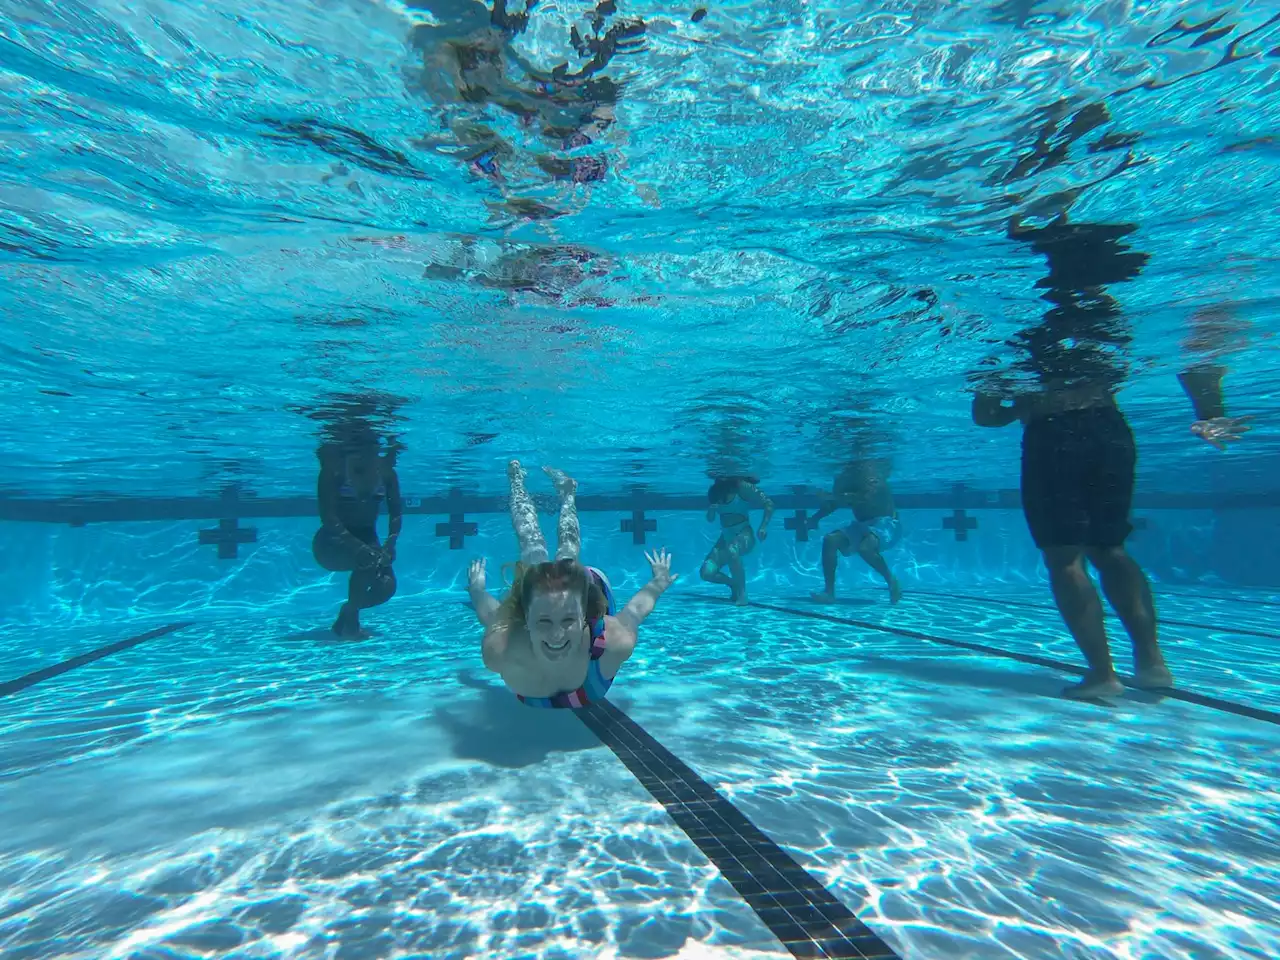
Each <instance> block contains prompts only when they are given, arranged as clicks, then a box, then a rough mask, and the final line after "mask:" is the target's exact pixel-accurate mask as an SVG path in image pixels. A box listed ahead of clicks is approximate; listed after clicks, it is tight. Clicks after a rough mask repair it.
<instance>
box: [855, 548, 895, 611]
mask: <svg viewBox="0 0 1280 960" xmlns="http://www.w3.org/2000/svg"><path fill="white" fill-rule="evenodd" d="M858 556H860V557H861V558H862V559H863V560H865V561H866V564H867V566H869V567H870V568H871V569H872V570H874V571H875V572H876V573H878V574H880V576H882V577H883V578H884V582H885V583H886V584H888V586H889V602H890V603H897V602H898V601H899V600H901V599H902V585H901V584H899V583H898V578H897V577H895V576H894V575H893V571H891V570H890V569H889V564H888V563H887V562H885V559H884V554H882V553H881V552H880V538H879V537H877V536H876V535H875V534H871V535H870V536H868V537H864V538H863V540H862V543H861V544H859V546H858Z"/></svg>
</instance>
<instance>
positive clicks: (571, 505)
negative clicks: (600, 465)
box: [542, 467, 582, 560]
mask: <svg viewBox="0 0 1280 960" xmlns="http://www.w3.org/2000/svg"><path fill="white" fill-rule="evenodd" d="M542 469H543V470H544V471H545V472H546V474H547V476H548V477H550V478H551V481H552V483H554V484H555V485H556V493H558V494H560V524H559V526H558V527H557V528H556V540H557V542H558V545H557V547H556V559H557V560H564V559H569V560H577V559H578V554H579V553H581V552H582V531H581V530H580V529H579V528H578V481H577V480H574V479H573V477H571V476H569V475H568V474H567V473H565V472H564V471H563V470H557V469H556V468H555V467H543V468H542Z"/></svg>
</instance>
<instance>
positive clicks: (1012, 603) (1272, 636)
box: [911, 590, 1280, 640]
mask: <svg viewBox="0 0 1280 960" xmlns="http://www.w3.org/2000/svg"><path fill="white" fill-rule="evenodd" d="M911 595H912V596H919V597H937V598H939V599H943V600H968V601H969V602H970V603H986V604H991V605H994V606H997V607H1029V608H1030V609H1032V610H1052V611H1053V612H1054V613H1056V612H1057V608H1056V607H1050V606H1048V605H1046V604H1043V603H1033V602H1032V601H1030V600H1006V599H1004V598H1003V597H1001V598H994V597H992V598H987V597H971V596H969V595H968V594H964V593H941V592H939V591H936V590H913V591H911ZM1156 619H1157V620H1158V621H1159V622H1160V623H1167V624H1168V625H1169V626H1171V627H1192V628H1194V629H1196V630H1216V631H1218V632H1219V633H1238V634H1240V635H1241V636H1244V637H1262V638H1263V639H1264V640H1280V633H1267V632H1265V631H1263V630H1251V629H1249V628H1247V627H1223V626H1218V625H1216V624H1211V623H1193V622H1192V621H1190V620H1170V619H1169V618H1168V617H1157V618H1156Z"/></svg>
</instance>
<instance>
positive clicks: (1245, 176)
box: [0, 0, 1280, 494]
mask: <svg viewBox="0 0 1280 960" xmlns="http://www.w3.org/2000/svg"><path fill="white" fill-rule="evenodd" d="M695 8H696V5H688V6H687V8H685V7H672V6H671V5H670V4H657V5H655V4H650V3H643V2H641V3H627V4H625V5H623V6H621V7H619V9H618V11H617V12H616V13H614V14H610V15H607V16H604V17H602V18H601V19H600V29H598V30H595V33H594V34H593V27H592V25H591V23H590V20H591V17H590V16H589V14H590V12H591V7H590V6H589V5H586V4H571V3H566V2H543V3H539V4H538V5H537V7H536V8H535V12H534V14H533V15H532V17H531V18H530V22H529V27H528V29H527V30H526V31H525V32H524V33H522V34H519V35H517V36H516V37H515V38H514V40H513V41H512V42H511V44H510V49H509V50H507V52H506V53H505V54H504V57H505V59H504V61H503V62H504V70H505V74H504V76H506V78H507V80H506V81H505V83H507V84H508V85H509V86H511V87H512V88H514V89H517V90H519V91H525V92H522V93H521V94H520V95H521V96H527V95H528V94H527V91H528V90H530V89H534V87H533V80H532V79H531V76H533V75H534V72H536V71H543V72H547V71H550V70H551V68H553V67H555V66H556V65H557V64H561V63H565V64H567V65H568V66H569V67H570V68H571V71H573V72H578V71H581V70H582V69H583V68H584V66H585V64H586V63H587V58H586V57H583V56H580V55H578V53H577V52H575V50H574V49H573V47H572V45H571V44H570V28H571V27H573V26H575V25H576V26H577V27H578V29H579V34H580V35H584V36H593V35H595V34H601V35H604V34H607V32H608V30H609V29H611V28H612V27H614V26H615V25H618V24H626V23H633V22H635V21H639V20H643V21H644V22H645V24H646V30H645V32H644V34H643V35H642V36H641V37H640V38H639V41H640V42H636V43H634V44H632V45H630V46H628V47H627V48H626V49H625V50H624V51H623V52H620V53H618V54H617V55H616V56H614V57H613V58H612V59H611V60H610V61H609V62H608V64H607V66H606V67H605V68H604V70H603V71H602V72H601V73H600V74H599V75H598V76H602V77H606V78H608V79H609V80H611V81H612V82H614V83H615V84H617V85H619V86H620V87H621V91H622V92H621V94H620V95H619V97H618V98H617V104H616V106H615V107H614V112H615V114H616V122H615V123H614V124H612V126H610V127H609V129H608V130H607V131H605V133H604V134H603V135H601V136H598V137H596V138H595V139H594V140H593V143H592V144H591V145H590V146H587V147H577V148H573V147H571V148H570V149H568V150H566V149H564V144H560V143H552V142H550V141H548V138H547V129H548V124H549V123H552V122H553V121H556V119H557V117H559V114H557V113H555V111H554V110H552V109H551V108H549V107H545V105H542V107H540V109H542V113H541V114H539V116H538V118H537V119H535V120H533V121H531V122H529V123H527V124H522V123H521V121H519V120H518V119H517V118H516V117H515V115H514V114H513V113H512V112H510V111H509V110H505V109H502V108H500V107H498V106H493V105H492V104H485V103H475V104H467V103H461V104H460V103H457V102H447V101H446V100H445V99H443V98H444V94H441V93H440V92H439V88H440V83H439V82H438V77H437V74H438V73H439V71H438V70H436V71H434V72H433V71H432V70H431V69H428V68H427V67H426V66H424V64H430V63H435V62H436V60H433V59H432V58H433V57H437V56H438V54H439V51H440V49H441V48H442V47H444V46H446V45H447V43H448V42H449V41H450V40H451V39H457V38H458V37H459V36H462V37H468V36H472V35H473V34H474V31H476V30H478V29H481V28H483V27H484V24H485V22H486V12H485V10H484V8H482V7H480V6H479V5H478V4H475V3H467V2H464V0H451V2H448V3H446V2H444V0H441V2H440V3H434V2H428V0H424V2H422V3H414V4H409V5H402V4H400V3H373V2H368V3H366V2H360V0H351V2H343V0H325V2H312V3H305V4H287V3H268V4H259V5H255V6H251V7H244V6H219V5H217V4H216V3H215V4H206V3H201V4H179V3H164V2H154V3H147V4H142V5H139V4H124V3H96V4H82V3H59V4H51V3H36V2H17V0H11V2H8V3H6V4H5V5H4V6H3V8H0V31H2V32H3V40H2V41H0V43H2V44H3V47H2V48H0V49H2V50H3V55H2V56H0V71H2V72H0V97H2V98H3V99H2V100H0V115H2V116H3V124H4V131H3V132H4V135H3V137H2V138H0V190H3V204H0V207H2V209H3V212H2V213H0V230H2V231H3V235H4V239H3V242H0V251H2V253H0V257H2V259H0V271H2V272H3V275H4V283H3V290H2V291H0V297H3V304H4V308H5V313H6V316H9V317H14V318H20V322H17V323H6V324H5V325H4V329H3V331H0V337H3V344H4V347H5V350H4V351H3V358H2V359H0V376H2V377H3V378H4V381H5V386H6V390H7V391H8V392H9V394H10V396H11V398H12V399H11V401H10V402H11V403H12V404H16V407H17V412H18V413H19V414H20V416H19V417H17V418H15V419H16V420H17V422H16V423H15V424H14V428H13V429H11V430H9V431H6V434H5V436H4V437H3V439H2V440H0V442H2V443H3V444H4V448H3V449H4V451H5V456H6V462H7V463H9V465H10V469H9V470H8V471H6V474H5V476H4V477H3V478H0V483H2V484H3V485H5V486H6V487H9V488H11V489H12V488H16V489H22V490H25V491H28V492H31V491H42V492H66V491H68V490H71V489H78V490H95V491H96V490H110V491H115V492H130V493H135V494H137V493H142V492H170V493H172V492H179V491H180V492H184V493H185V492H187V491H190V490H192V489H194V488H197V487H203V488H206V489H208V488H210V487H213V486H216V485H217V484H219V483H221V482H224V481H226V480H228V479H241V480H244V481H246V482H248V484H249V485H251V486H253V487H254V488H256V489H259V490H261V491H263V492H273V491H287V492H293V491H298V490H305V489H307V488H309V486H310V485H311V480H310V478H309V476H308V472H309V470H310V465H311V462H312V461H311V451H312V450H313V448H314V430H315V424H314V420H313V417H314V416H318V415H321V414H322V412H323V411H324V410H333V409H335V408H340V407H341V406H342V404H343V399H342V398H343V397H344V396H345V397H347V398H348V399H349V398H350V397H351V396H352V395H365V396H368V395H370V394H373V395H376V396H377V397H379V398H381V400H382V402H383V404H384V408H383V413H384V414H386V411H387V409H388V408H394V409H395V410H396V411H397V413H398V415H399V418H400V419H399V421H398V422H397V423H396V425H395V429H396V431H397V432H398V433H399V434H400V435H401V437H402V439H403V440H404V442H405V443H406V445H407V447H408V449H409V450H410V451H412V456H411V457H406V458H405V460H404V462H403V465H402V466H403V469H404V470H405V471H406V475H407V476H409V477H412V478H415V479H417V480H418V481H419V482H421V483H423V484H430V485H436V484H439V483H443V482H445V481H449V482H455V481H459V480H467V481H470V480H474V479H476V478H477V477H478V478H480V479H486V478H487V477H488V476H490V475H491V474H492V473H493V472H494V471H495V470H497V469H499V468H500V464H501V462H502V461H503V460H504V459H505V457H507V456H508V455H510V454H511V453H526V454H528V453H531V452H534V451H536V452H537V453H538V454H540V455H543V456H546V457H547V458H549V459H554V460H558V461H560V462H563V463H564V464H565V465H566V466H568V467H569V468H571V469H576V470H577V471H578V472H579V473H585V472H587V471H588V470H591V471H593V472H595V473H596V474H598V475H602V476H603V477H605V478H617V479H618V480H624V479H625V480H632V479H645V480H648V481H651V482H655V481H657V482H661V483H663V484H664V485H665V486H667V487H668V488H670V487H672V486H675V487H677V488H680V489H689V488H690V487H696V486H697V485H698V484H699V483H700V482H701V477H702V476H703V475H704V472H705V471H706V469H708V466H710V468H711V469H715V470H724V469H736V470H739V471H743V470H751V471H754V472H757V473H760V474H762V475H766V476H775V477H778V478H779V479H785V480H786V481H787V482H805V481H809V480H811V479H813V478H814V477H815V476H816V475H822V474H825V473H826V472H827V471H828V470H829V469H830V467H831V466H832V465H833V464H835V463H838V462H840V461H841V460H842V459H843V458H844V457H845V456H846V455H847V450H848V447H849V445H850V443H853V442H855V441H857V442H860V443H862V444H863V445H864V446H871V447H875V448H892V449H894V450H896V452H897V454H898V465H897V470H898V477H899V482H901V483H904V484H910V483H913V482H931V481H932V480H933V479H934V478H935V477H937V476H938V475H943V476H946V477H948V478H951V477H955V476H963V477H967V478H970V479H976V480H982V479H991V478H994V477H996V476H999V475H1002V474H1003V469H1002V466H1001V465H999V464H998V463H995V462H992V459H991V458H990V456H986V455H982V454H980V451H983V450H999V449H1002V447H1001V444H1002V443H1003V442H1004V441H1003V440H1002V438H1001V437H1000V436H999V435H997V434H994V433H993V434H992V435H984V434H978V435H976V436H975V434H974V431H973V430H972V427H971V426H970V424H969V423H968V420H967V415H966V411H967V395H966V394H965V393H964V390H965V384H966V380H965V377H966V373H967V372H969V371H971V370H972V369H974V368H975V366H976V365H977V364H978V363H979V362H980V361H981V360H983V359H984V358H986V357H989V356H995V357H998V358H1002V361H1001V362H1003V361H1004V360H1007V359H1008V357H1007V351H1006V349H1005V348H1004V347H1003V346H1002V344H1003V343H1004V341H1006V340H1007V339H1008V338H1009V336H1010V335H1011V334H1013V333H1014V332H1015V331H1016V330H1017V329H1019V328H1020V327H1023V326H1025V325H1026V324H1028V323H1032V322H1034V321H1035V320H1036V318H1037V317H1038V316H1039V314H1040V313H1042V312H1043V310H1044V308H1045V304H1044V303H1043V302H1042V301H1040V300H1038V299H1037V297H1038V296H1039V294H1040V292H1041V291H1040V290H1037V289H1036V287H1035V284H1036V281H1037V280H1038V279H1039V278H1040V277H1041V276H1042V274H1043V269H1044V266H1043V258H1042V257H1040V256H1038V255H1036V254H1034V253H1033V252H1032V251H1030V250H1028V249H1027V248H1026V247H1025V246H1021V245H1019V244H1015V243H1013V242H1011V241H1010V240H1008V239H1007V238H1006V233H1007V228H1008V221H1009V218H1010V216H1011V215H1013V214H1019V215H1022V216H1024V217H1026V218H1027V219H1028V222H1029V223H1039V222H1043V220H1044V218H1047V217H1051V216H1053V215H1054V214H1055V213H1057V212H1060V211H1061V210H1062V209H1064V208H1066V207H1069V208H1070V214H1071V217H1072V219H1073V221H1077V222H1096V223H1131V224H1136V225H1138V228H1139V229H1138V231H1137V233H1136V234H1135V235H1134V237H1133V243H1134V246H1135V249H1137V250H1140V251H1142V252H1144V253H1146V254H1148V255H1149V257H1150V260H1149V263H1148V264H1147V266H1146V268H1145V270H1144V271H1143V272H1142V273H1141V274H1140V275H1139V276H1138V277H1137V278H1135V279H1133V280H1131V281H1130V282H1128V283H1125V284H1122V285H1119V286H1118V287H1117V288H1116V289H1114V290H1113V291H1112V293H1113V295H1115V296H1116V297H1117V298H1118V299H1119V301H1120V302H1121V305H1122V306H1123V308H1124V311H1125V314H1126V317H1127V322H1128V324H1129V325H1130V327H1131V331H1132V335H1133V339H1132V343H1131V345H1130V347H1129V348H1128V362H1129V366H1130V370H1131V381H1130V384H1129V386H1128V388H1127V389H1126V390H1125V391H1124V393H1123V396H1122V401H1123V403H1124V405H1125V406H1126V408H1127V409H1128V410H1129V411H1130V413H1131V415H1133V417H1134V419H1135V421H1136V422H1137V423H1138V424H1139V429H1140V432H1141V433H1142V434H1143V437H1144V446H1143V452H1144V456H1143V467H1142V469H1143V472H1144V475H1148V474H1151V473H1153V472H1154V471H1156V470H1157V469H1162V470H1166V471H1167V470H1176V471H1177V474H1176V477H1177V483H1176V484H1173V485H1174V486H1176V487H1177V488H1179V489H1190V488H1196V489H1204V488H1205V487H1206V485H1207V483H1208V482H1209V481H1208V479H1207V478H1206V476H1205V469H1206V467H1205V463H1206V459H1207V453H1208V451H1207V450H1202V449H1200V448H1199V447H1198V446H1197V445H1195V443H1194V441H1193V440H1192V439H1191V438H1190V437H1189V435H1188V433H1187V430H1186V427H1187V424H1188V423H1189V422H1190V416H1189V413H1190V411H1189V409H1188V408H1187V405H1186V404H1185V402H1184V401H1183V400H1182V399H1181V396H1180V393H1179V391H1178V388H1177V385H1176V383H1175V382H1174V380H1173V377H1172V373H1173V371H1174V370H1175V369H1177V368H1178V367H1179V365H1180V364H1182V363H1183V362H1184V359H1185V355H1184V354H1185V351H1184V346H1185V344H1186V341H1187V339H1188V337H1189V336H1190V329H1191V328H1190V326H1189V322H1190V318H1191V317H1192V316H1193V314H1194V313H1195V311H1196V310H1198V309H1202V308H1207V307H1214V306H1224V305H1225V306H1226V308H1227V309H1228V310H1229V311H1230V315H1231V318H1232V319H1231V322H1230V324H1229V327H1230V330H1231V331H1232V332H1231V333H1230V334H1229V335H1228V336H1225V337H1224V338H1220V339H1222V340H1223V343H1222V344H1221V346H1222V348H1223V349H1227V350H1235V351H1237V352H1236V353H1234V354H1233V355H1232V356H1233V359H1232V361H1231V365H1232V370H1233V373H1232V376H1231V378H1230V380H1229V384H1228V386H1229V391H1231V392H1232V393H1233V394H1234V396H1236V397H1238V398H1243V399H1241V400H1238V401H1237V406H1239V405H1240V404H1241V403H1243V404H1244V405H1245V406H1247V407H1248V409H1249V410H1250V411H1253V412H1259V411H1262V410H1265V409H1271V408H1273V406H1274V404H1273V401H1272V399H1271V392H1272V390H1273V389H1274V381H1273V379H1271V378H1269V377H1268V374H1267V371H1268V369H1269V368H1270V366H1271V365H1272V364H1271V361H1270V357H1271V356H1272V354H1271V352H1270V351H1271V350H1272V346H1271V342H1270V337H1271V336H1272V334H1274V332H1275V320H1274V316H1275V310H1274V303H1275V297H1276V294H1277V289H1276V287H1277V281H1276V273H1275V271H1274V269H1272V267H1271V266H1270V264H1271V262H1272V261H1271V250H1272V248H1273V246H1274V244H1275V239H1276V236H1277V228H1276V225H1275V221H1274V204H1273V203H1271V202H1270V198H1272V197H1273V196H1274V194H1275V189H1276V185H1277V171H1278V170H1280V162H1278V160H1280V151H1278V148H1277V147H1276V145H1275V144H1274V143H1273V137H1272V130H1271V122H1270V118H1271V115H1272V110H1273V107H1272V103H1273V100H1274V97H1275V94H1276V91H1277V84H1278V83H1280V77H1277V74H1276V70H1277V66H1276V63H1277V61H1276V60H1275V59H1274V56H1273V55H1272V54H1273V53H1274V50H1275V49H1276V48H1277V46H1278V45H1280V26H1278V24H1277V22H1276V21H1275V19H1274V17H1273V14H1274V10H1273V9H1272V7H1271V5H1270V4H1268V3H1264V2H1254V3H1250V2H1242V3H1236V4H1234V5H1232V6H1230V7H1228V6H1214V5H1211V4H1191V5H1188V4H1186V3H1182V2H1172V0H1167V2H1166V0H1155V2H1144V3H1130V2H1108V3H1099V4H1089V5H1069V4H1068V5H1063V4H1058V5H1053V4H1047V3H1031V2H1025V3H1024V2H1020V0H1010V2H1007V3H984V4H976V5H975V4H945V3H929V2H915V0H913V2H903V3H898V4H891V5H889V6H885V5H884V4H868V5H862V6H851V5H849V4H821V3H800V2H770V3H750V4H747V3H741V4H730V5H725V4H718V5H713V6H710V7H708V8H707V11H708V12H707V15H706V16H705V17H704V18H702V19H700V20H698V21H697V22H696V23H695V22H693V20H692V15H693V13H694V12H695ZM432 22H438V23H439V24H440V26H439V27H437V28H435V29H415V25H422V24H424V23H432ZM456 99H457V98H456V96H455V97H454V100H455V101H456ZM548 114H550V117H549V118H548ZM460 124H461V125H465V124H472V125H473V126H474V125H476V124H483V125H485V127H486V129H488V130H490V131H491V132H492V133H493V134H494V135H495V136H496V137H498V138H500V139H501V141H502V142H503V144H505V145H506V147H504V149H509V150H510V151H511V152H512V156H513V157H514V159H512V160H511V161H510V162H509V163H506V164H505V165H504V167H503V171H504V173H503V176H504V181H503V182H502V183H501V184H499V183H495V182H493V181H492V180H491V179H489V178H486V177H485V176H482V175H480V174H478V173H477V172H476V171H475V170H473V169H472V168H471V167H470V166H468V164H467V163H466V162H465V161H464V160H460V159H459V158H458V153H459V151H461V152H463V153H465V152H466V151H465V149H463V148H464V147H465V143H461V141H460V135H459V134H457V133H456V132H455V131H456V128H457V127H458V125H460ZM450 138H452V139H450ZM460 144H461V145H460ZM583 154H587V155H592V156H597V155H598V156H603V157H604V158H605V159H606V161H607V163H608V164H609V168H608V169H609V174H608V176H606V177H605V178H604V179H602V180H595V181H590V182H586V183H576V184H575V183H572V182H565V181H564V180H562V179H556V177H555V176H553V175H552V174H549V173H547V172H546V171H544V170H543V169H542V167H540V166H539V165H538V163H537V162H536V158H538V157H543V158H544V159H545V158H547V157H561V158H562V159H567V158H571V157H574V156H579V155H583ZM531 204H533V205H536V206H530V205H531ZM544 208H545V209H544ZM464 247H466V248H467V249H468V250H469V251H470V252H468V253H465V254H464V253H462V252H461V251H462V250H463V248H464ZM308 414H311V415H313V416H312V417H309V416H308ZM51 423H56V424H57V425H58V428H57V430H54V431H51V430H50V429H49V424H51ZM125 438H127V440H128V445H129V447H130V448H131V449H133V450H136V451H139V453H138V454H136V455H135V454H133V453H129V452H126V451H125V450H122V448H121V442H122V441H123V440H124V439H125ZM1255 447H1256V448H1257V449H1261V448H1263V447H1269V444H1268V441H1267V440H1266V438H1265V437H1261V436H1260V437H1258V438H1256V444H1255ZM141 451H145V456H144V455H141ZM975 454H977V455H976V456H975ZM1233 467H1234V469H1233V470H1232V471H1231V478H1232V484H1233V485H1234V486H1238V487H1241V488H1247V487H1251V486H1256V485H1258V484H1259V483H1264V479H1265V478H1264V475H1263V474H1262V473H1260V472H1259V470H1258V468H1256V467H1250V466H1248V465H1245V464H1236V465H1233ZM55 471H56V477H55ZM499 475H500V474H499Z"/></svg>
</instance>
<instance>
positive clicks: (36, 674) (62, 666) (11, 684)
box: [0, 621, 191, 697]
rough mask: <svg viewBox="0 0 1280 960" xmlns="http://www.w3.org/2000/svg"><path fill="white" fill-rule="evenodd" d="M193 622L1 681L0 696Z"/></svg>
mask: <svg viewBox="0 0 1280 960" xmlns="http://www.w3.org/2000/svg"><path fill="white" fill-rule="evenodd" d="M189 626H191V623H190V622H189V621H188V622H184V623H170V624H167V625H166V626H163V627H156V628H155V629H154V630H148V631H147V632H146V633H140V634H138V635H137V636H136V637H130V638H129V639H128V640H117V641H116V642H115V643H109V644H107V645H106V646H105V647H98V648H97V649H96V650H90V651H89V652H88V653H82V654H80V655H79V656H78V657H72V658H71V659H69V660H63V661H61V662H59V663H55V664H53V665H52V666H49V667H41V668H40V669H39V670H33V671H31V672H30V673H27V674H24V675H23V676H21V677H18V678H17V679H16V680H10V681H8V682H6V683H0V697H7V696H9V695H11V694H14V693H21V692H22V691H23V690H26V689H27V688H28V687H34V686H35V685H36V684H37V683H40V682H41V681H42V680H51V679H53V678H54V677H60V676H62V674H64V673H66V672H67V671H69V670H74V669H75V668H76V667H83V666H84V665H85V664H87V663H93V662H94V661H95V660H101V659H102V658H103V657H109V656H111V655H112V654H113V653H119V652H120V651H121V650H128V649H129V648H130V647H136V646H137V645H138V644H140V643H146V642H147V641H148V640H154V639H156V638H157V637H163V636H164V635H165V634H167V633H173V631H175V630H181V629H182V628H183V627H189Z"/></svg>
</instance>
